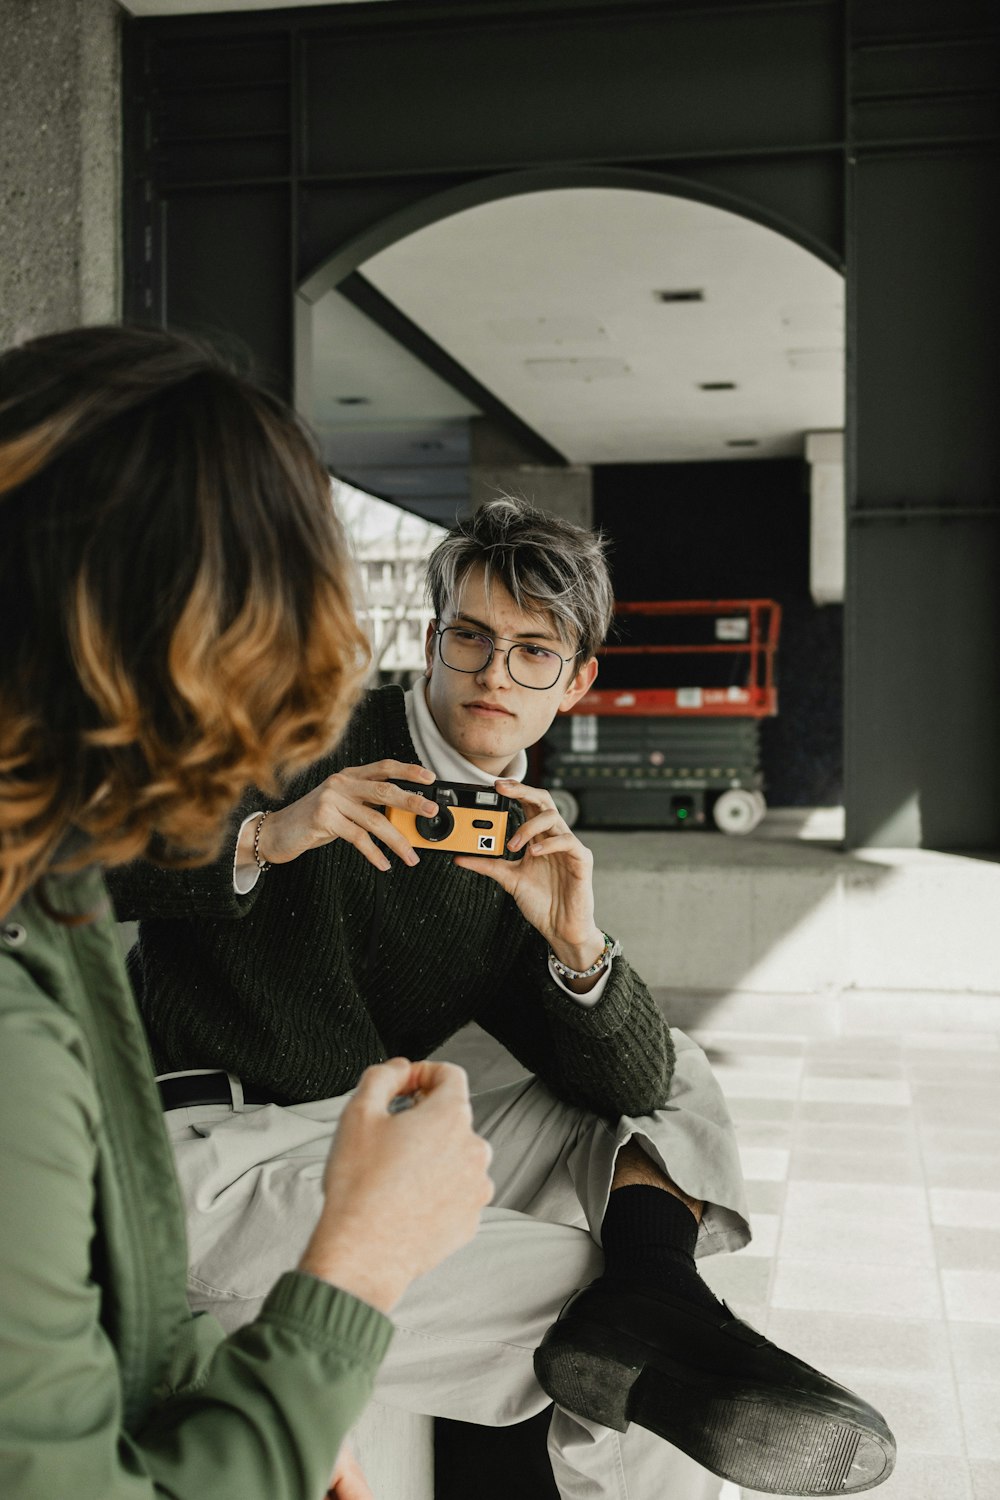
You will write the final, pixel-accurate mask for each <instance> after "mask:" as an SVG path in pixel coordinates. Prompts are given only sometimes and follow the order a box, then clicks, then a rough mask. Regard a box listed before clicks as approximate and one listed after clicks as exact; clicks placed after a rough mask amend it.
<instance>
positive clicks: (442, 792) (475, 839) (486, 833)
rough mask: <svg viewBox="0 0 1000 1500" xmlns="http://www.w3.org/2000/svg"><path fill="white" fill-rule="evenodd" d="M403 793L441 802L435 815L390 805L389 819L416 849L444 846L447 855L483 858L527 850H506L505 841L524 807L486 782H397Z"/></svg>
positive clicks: (519, 856) (521, 853) (520, 854)
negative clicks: (479, 784)
mask: <svg viewBox="0 0 1000 1500" xmlns="http://www.w3.org/2000/svg"><path fill="white" fill-rule="evenodd" d="M393 785H394V786H400V787H402V788H403V790H404V791H405V792H419V793H420V795H421V796H423V797H426V798H427V800H428V801H429V802H436V803H437V805H438V811H437V815H436V816H435V817H433V818H432V817H425V816H424V815H423V814H422V813H413V812H408V811H407V810H406V809H405V808H402V807H387V808H386V810H385V813H386V817H387V818H388V819H389V822H390V823H391V824H392V825H393V827H394V828H398V829H399V831H400V833H401V834H402V835H403V837H404V838H405V839H406V841H407V843H409V844H412V845H413V847H414V849H441V850H443V851H444V852H445V853H447V854H478V855H480V856H482V857H483V858H485V859H522V858H523V857H524V850H523V849H518V850H516V851H511V852H508V850H507V839H508V838H509V837H510V835H511V834H512V833H513V832H514V829H515V828H517V827H519V826H520V825H521V823H523V822H524V815H523V814H522V812H521V808H520V805H519V804H518V803H516V802H514V801H512V800H511V798H510V797H502V796H501V795H500V793H499V792H497V791H494V790H493V788H492V787H488V786H469V785H468V784H466V783H465V782H461V781H435V782H434V784H433V785H432V786H425V785H423V784H422V783H420V782H416V781H397V780H396V779H395V778H393Z"/></svg>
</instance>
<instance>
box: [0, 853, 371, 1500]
mask: <svg viewBox="0 0 1000 1500" xmlns="http://www.w3.org/2000/svg"><path fill="white" fill-rule="evenodd" d="M45 904H46V905H49V906H54V907H57V908H58V909H59V910H60V912H66V913H76V914H89V915H91V916H92V920H89V921H87V922H85V923H84V924H82V925H79V926H75V927H72V926H67V925H64V924H62V923H59V922H56V921H54V920H53V919H52V918H51V916H49V915H47V914H46V911H45V909H44V907H43V905H42V904H40V903H39V900H38V897H37V894H35V895H32V896H29V897H28V898H27V899H26V900H25V901H23V902H22V903H21V905H20V906H19V907H17V908H15V909H14V911H12V912H11V913H9V914H8V915H7V916H6V917H5V918H3V919H0V1495H3V1497H4V1500H55V1497H57V1496H71V1497H72V1500H140V1497H142V1500H146V1497H152V1496H170V1497H175V1500H258V1497H259V1500H320V1497H321V1496H323V1495H324V1494H325V1492H326V1489H327V1487H328V1484H329V1480H330V1476H331V1473H332V1471H333V1466H334V1462H335V1459H336V1455H337V1450H338V1448H339V1446H340V1443H341V1441H342V1439H343V1437H344V1435H345V1434H346V1432H347V1430H348V1429H349V1427H350V1426H351V1424H352V1423H353V1422H354V1421H355V1419H356V1418H357V1416H358V1414H359V1413H360V1411H361V1410H362V1408H363V1406H364V1405H365V1402H366V1401H367V1399H368V1397H369V1395H370V1394H371V1388H372V1383H373V1379H374V1376H375V1372H376V1370H377V1368H378V1366H379V1363H380V1362H381V1359H382V1357H383V1355H384V1353H385V1350H386V1348H387V1346H388V1342H389V1339H390V1337H391V1324H390V1323H389V1322H388V1320H387V1319H386V1318H384V1317H383V1316H382V1315H381V1314H380V1313H378V1312H376V1311H375V1310H374V1309H373V1308H371V1307H368V1306H367V1305H366V1304H365V1303H363V1302H359V1301H357V1300H356V1299H355V1298H353V1297H351V1296H349V1295H348V1294H347V1293H345V1292H340V1291H337V1290H335V1289H334V1288H332V1287H330V1286H328V1285H326V1284H325V1283H323V1282H320V1281H318V1280H315V1279H313V1278H312V1277H310V1276H307V1275H304V1274H302V1273H300V1272H294V1271H291V1272H288V1273H287V1274H286V1275H284V1276H282V1277H281V1279H280V1280H279V1281H278V1283H277V1284H276V1286H275V1287H274V1289H273V1290H272V1292H271V1294H270V1296H269V1297H268V1300H267V1302H266V1303H265V1305H264V1307H263V1309H262V1311H261V1313H260V1315H259V1317H257V1318H256V1319H255V1321H254V1322H252V1323H249V1324H247V1325H246V1326H245V1327H244V1328H242V1329H240V1331H239V1332H238V1333H235V1334H233V1335H232V1336H231V1337H229V1338H223V1336H222V1332H221V1330H220V1329H219V1327H218V1325H217V1324H215V1323H214V1322H213V1321H212V1320H211V1319H210V1318H208V1317H205V1316H192V1314H191V1313H190V1311H189V1310H188V1307H187V1304H186V1301H185V1296H184V1288H185V1257H186V1250H185V1238H184V1224H183V1218H182V1213H181V1207H180V1202H179V1198H178V1195H177V1190H176V1186H175V1180H174V1171H173V1162H172V1158H171V1154H170V1148H169V1145H168V1142H167V1138H166V1134H165V1132H164V1128H163V1121H162V1118H161V1116H160V1109H159V1099H158V1096H157V1092H156V1087H155V1084H154V1083H153V1077H152V1070H151V1068H150V1064H149V1058H148V1053H147V1049H146V1041H145V1037H144V1035H143V1032H142V1029H141V1024H140V1022H139V1019H138V1016H137V1013H136V1010H135V1007H134V1005H133V1001H132V996H131V993H130V991H129V988H128V981H127V979H126V977H125V971H124V966H123V964H122V960H121V957H120V953H119V948H118V942H117V937H116V933H115V930H114V925H113V922H112V919H111V916H110V907H109V905H108V901H107V897H106V894H105V890H104V884H103V881H102V879H101V877H100V875H99V874H97V873H96V872H93V871H89V872H85V873H84V874H82V875H79V876H74V877H72V878H63V879H59V880H51V881H49V882H47V883H46V890H45Z"/></svg>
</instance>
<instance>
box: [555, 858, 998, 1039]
mask: <svg viewBox="0 0 1000 1500" xmlns="http://www.w3.org/2000/svg"><path fill="white" fill-rule="evenodd" d="M583 838H584V839H585V841H586V843H587V844H588V845H589V846H590V847H591V848H592V849H593V851H594V857H595V889H596V893H597V910H598V919H599V921H601V922H602V923H603V924H604V925H605V926H606V927H607V928H608V929H609V931H611V932H613V933H615V935H616V936H618V937H620V938H621V939H622V942H623V943H624V944H625V947H626V949H627V951H628V954H629V958H630V959H631V961H632V962H633V964H634V965H635V967H636V969H637V970H638V971H639V973H640V974H642V976H643V978H644V979H645V980H646V981H647V983H648V984H650V985H652V986H656V987H659V988H663V989H670V990H674V991H683V990H685V989H694V990H698V991H702V992H706V991H707V992H713V991H714V992H716V993H726V994H730V993H733V992H735V993H747V992H749V993H761V994H763V993H766V994H768V995H771V996H779V995H785V996H788V997H789V999H793V998H794V997H799V999H800V1000H801V999H802V998H804V997H806V996H811V997H821V998H824V997H825V998H829V999H835V998H838V997H841V996H845V995H847V994H848V993H850V992H866V993H867V992H873V993H880V994H881V993H883V992H890V993H891V992H896V993H900V992H903V991H905V992H907V993H908V994H912V993H913V992H928V993H929V994H931V995H938V996H944V995H955V994H961V995H963V996H967V995H968V996H972V995H980V996H983V997H995V996H996V994H997V964H996V954H995V952H994V948H995V944H994V942H993V941H992V940H991V938H990V934H992V933H993V932H994V931H995V930H996V922H997V912H998V911H1000V861H998V860H997V859H995V858H987V857H974V856H967V855H961V854H938V853H934V852H931V851H927V850H911V849H862V850H854V851H851V852H844V851H842V850H839V849H837V848H834V847H830V846H827V845H821V844H813V843H807V842H803V841H797V840H794V839H789V840H781V839H775V838H773V837H772V838H768V839H754V838H747V839H735V838H726V837H725V836H724V835H722V834H711V833H698V834H694V833H692V834H675V833H650V832H636V833H603V832H593V833H590V832H587V833H584V834H583ZM813 1020H814V1024H815V1023H817V1022H819V1021H820V1017H819V1016H816V1017H814V1018H813ZM830 1024H836V1023H835V1022H833V1021H831V1023H830ZM769 1029H771V1028H769ZM782 1029H788V1030H796V1031H807V1032H809V1031H812V1029H813V1027H812V1026H805V1025H803V1024H800V1023H799V1022H798V1021H796V1022H795V1024H789V1026H788V1027H787V1028H782ZM892 1029H895V1028H892Z"/></svg>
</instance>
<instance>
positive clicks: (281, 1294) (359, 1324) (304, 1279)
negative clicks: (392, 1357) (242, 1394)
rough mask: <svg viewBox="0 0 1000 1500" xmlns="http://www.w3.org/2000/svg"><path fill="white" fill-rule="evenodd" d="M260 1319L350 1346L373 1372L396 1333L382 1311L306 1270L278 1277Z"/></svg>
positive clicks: (315, 1338)
mask: <svg viewBox="0 0 1000 1500" xmlns="http://www.w3.org/2000/svg"><path fill="white" fill-rule="evenodd" d="M256 1321H258V1322H265V1323H281V1324H284V1325H285V1326H286V1327H289V1326H290V1327H293V1328H294V1329H295V1330H296V1332H298V1333H299V1334H301V1335H302V1336H303V1337H304V1338H308V1339H310V1340H311V1341H312V1342H313V1343H317V1344H320V1343H324V1344H325V1343H329V1344H333V1345H336V1347H337V1348H338V1350H343V1349H345V1348H346V1349H350V1350H351V1351H352V1353H354V1354H355V1355H356V1357H357V1359H358V1360H359V1361H360V1362H362V1363H363V1364H365V1365H367V1366H369V1367H370V1368H371V1370H372V1371H374V1370H376V1369H377V1368H378V1366H379V1365H380V1364H381V1362H382V1360H383V1359H384V1358H385V1354H386V1350H387V1349H388V1347H389V1344H390V1342H391V1341H392V1335H393V1325H392V1323H391V1322H390V1320H389V1319H388V1318H387V1317H386V1316H385V1314H384V1313H381V1312H379V1311H378V1309H377V1308H374V1307H371V1306H369V1304H368V1303H367V1302H362V1301H360V1299H359V1298H357V1297H354V1296H352V1295H351V1293H350V1292H345V1291H342V1290H341V1288H340V1287H336V1286H331V1285H330V1283H329V1282H326V1281H321V1280H320V1279H319V1277H317V1276H310V1275H309V1274H308V1272H306V1271H286V1272H285V1273H284V1275H283V1276H281V1277H279V1278H278V1280H277V1281H276V1282H275V1284H274V1286H273V1287H272V1288H271V1290H270V1292H269V1293H268V1295H267V1298H266V1299H265V1302H264V1305H263V1307H262V1308H261V1310H260V1313H259V1315H258V1318H257V1320H256Z"/></svg>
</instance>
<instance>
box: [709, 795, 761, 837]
mask: <svg viewBox="0 0 1000 1500" xmlns="http://www.w3.org/2000/svg"><path fill="white" fill-rule="evenodd" d="M766 807H767V804H766V802H765V801H764V797H763V793H761V792H754V791H750V790H749V789H748V788H747V787H730V789H729V790H728V791H727V792H723V793H722V795H721V796H720V797H718V798H717V799H716V803H715V806H714V807H713V808H712V817H713V818H714V819H715V826H716V827H717V828H721V830H722V832H723V833H752V832H753V830H754V829H755V828H756V827H757V824H758V823H759V822H760V820H761V818H762V817H763V816H764V812H765V810H766Z"/></svg>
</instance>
